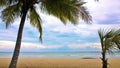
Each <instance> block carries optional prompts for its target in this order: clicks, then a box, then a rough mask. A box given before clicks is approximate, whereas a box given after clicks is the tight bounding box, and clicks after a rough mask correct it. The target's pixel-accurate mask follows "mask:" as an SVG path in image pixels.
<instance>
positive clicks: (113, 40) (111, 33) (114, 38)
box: [98, 29, 120, 53]
mask: <svg viewBox="0 0 120 68" xmlns="http://www.w3.org/2000/svg"><path fill="white" fill-rule="evenodd" d="M119 31H120V29H110V30H108V31H102V30H101V29H100V30H98V34H99V37H100V40H101V41H102V42H101V46H102V49H103V50H106V51H107V52H109V53H111V52H112V50H113V49H116V48H119V49H120V32H119Z"/></svg>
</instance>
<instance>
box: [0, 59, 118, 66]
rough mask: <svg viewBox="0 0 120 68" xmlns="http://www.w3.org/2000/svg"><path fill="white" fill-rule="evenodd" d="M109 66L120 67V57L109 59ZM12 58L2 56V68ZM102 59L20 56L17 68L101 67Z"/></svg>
mask: <svg viewBox="0 0 120 68" xmlns="http://www.w3.org/2000/svg"><path fill="white" fill-rule="evenodd" d="M108 61H109V68H120V58H119V59H109V60H108ZM9 63H10V58H0V68H7V67H8V65H9ZM101 67H102V65H101V60H100V59H81V58H20V59H19V61H18V64H17V68H101Z"/></svg>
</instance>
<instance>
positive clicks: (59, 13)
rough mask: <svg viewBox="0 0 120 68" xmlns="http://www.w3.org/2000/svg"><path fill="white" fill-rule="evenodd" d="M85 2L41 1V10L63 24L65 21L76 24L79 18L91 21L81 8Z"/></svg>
mask: <svg viewBox="0 0 120 68" xmlns="http://www.w3.org/2000/svg"><path fill="white" fill-rule="evenodd" d="M84 3H85V2H82V1H81V0H80V1H78V0H43V1H42V3H41V10H42V11H46V13H48V14H52V15H54V16H56V17H57V18H59V19H60V20H61V21H62V22H63V23H64V24H66V23H67V21H70V22H72V23H73V24H77V23H78V22H77V21H78V19H79V16H81V18H82V19H83V20H84V21H86V22H89V21H91V16H90V15H89V13H88V12H87V11H86V9H85V8H84V7H83V6H82V5H83V4H84Z"/></svg>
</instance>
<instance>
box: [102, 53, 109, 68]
mask: <svg viewBox="0 0 120 68" xmlns="http://www.w3.org/2000/svg"><path fill="white" fill-rule="evenodd" d="M107 64H108V63H107V59H106V55H105V52H103V53H102V68H107Z"/></svg>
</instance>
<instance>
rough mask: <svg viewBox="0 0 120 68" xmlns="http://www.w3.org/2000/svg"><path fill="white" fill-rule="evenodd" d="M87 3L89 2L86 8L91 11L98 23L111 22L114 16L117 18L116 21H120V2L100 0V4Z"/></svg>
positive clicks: (92, 0)
mask: <svg viewBox="0 0 120 68" xmlns="http://www.w3.org/2000/svg"><path fill="white" fill-rule="evenodd" d="M85 1H86V2H87V3H86V5H85V6H87V8H88V9H89V11H90V14H91V15H92V17H93V20H94V21H95V22H96V23H98V22H99V21H102V20H110V18H111V19H112V18H113V16H115V17H114V19H116V20H119V15H120V9H119V8H120V4H119V0H100V1H99V2H95V1H94V0H85ZM101 23H102V22H101Z"/></svg>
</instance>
